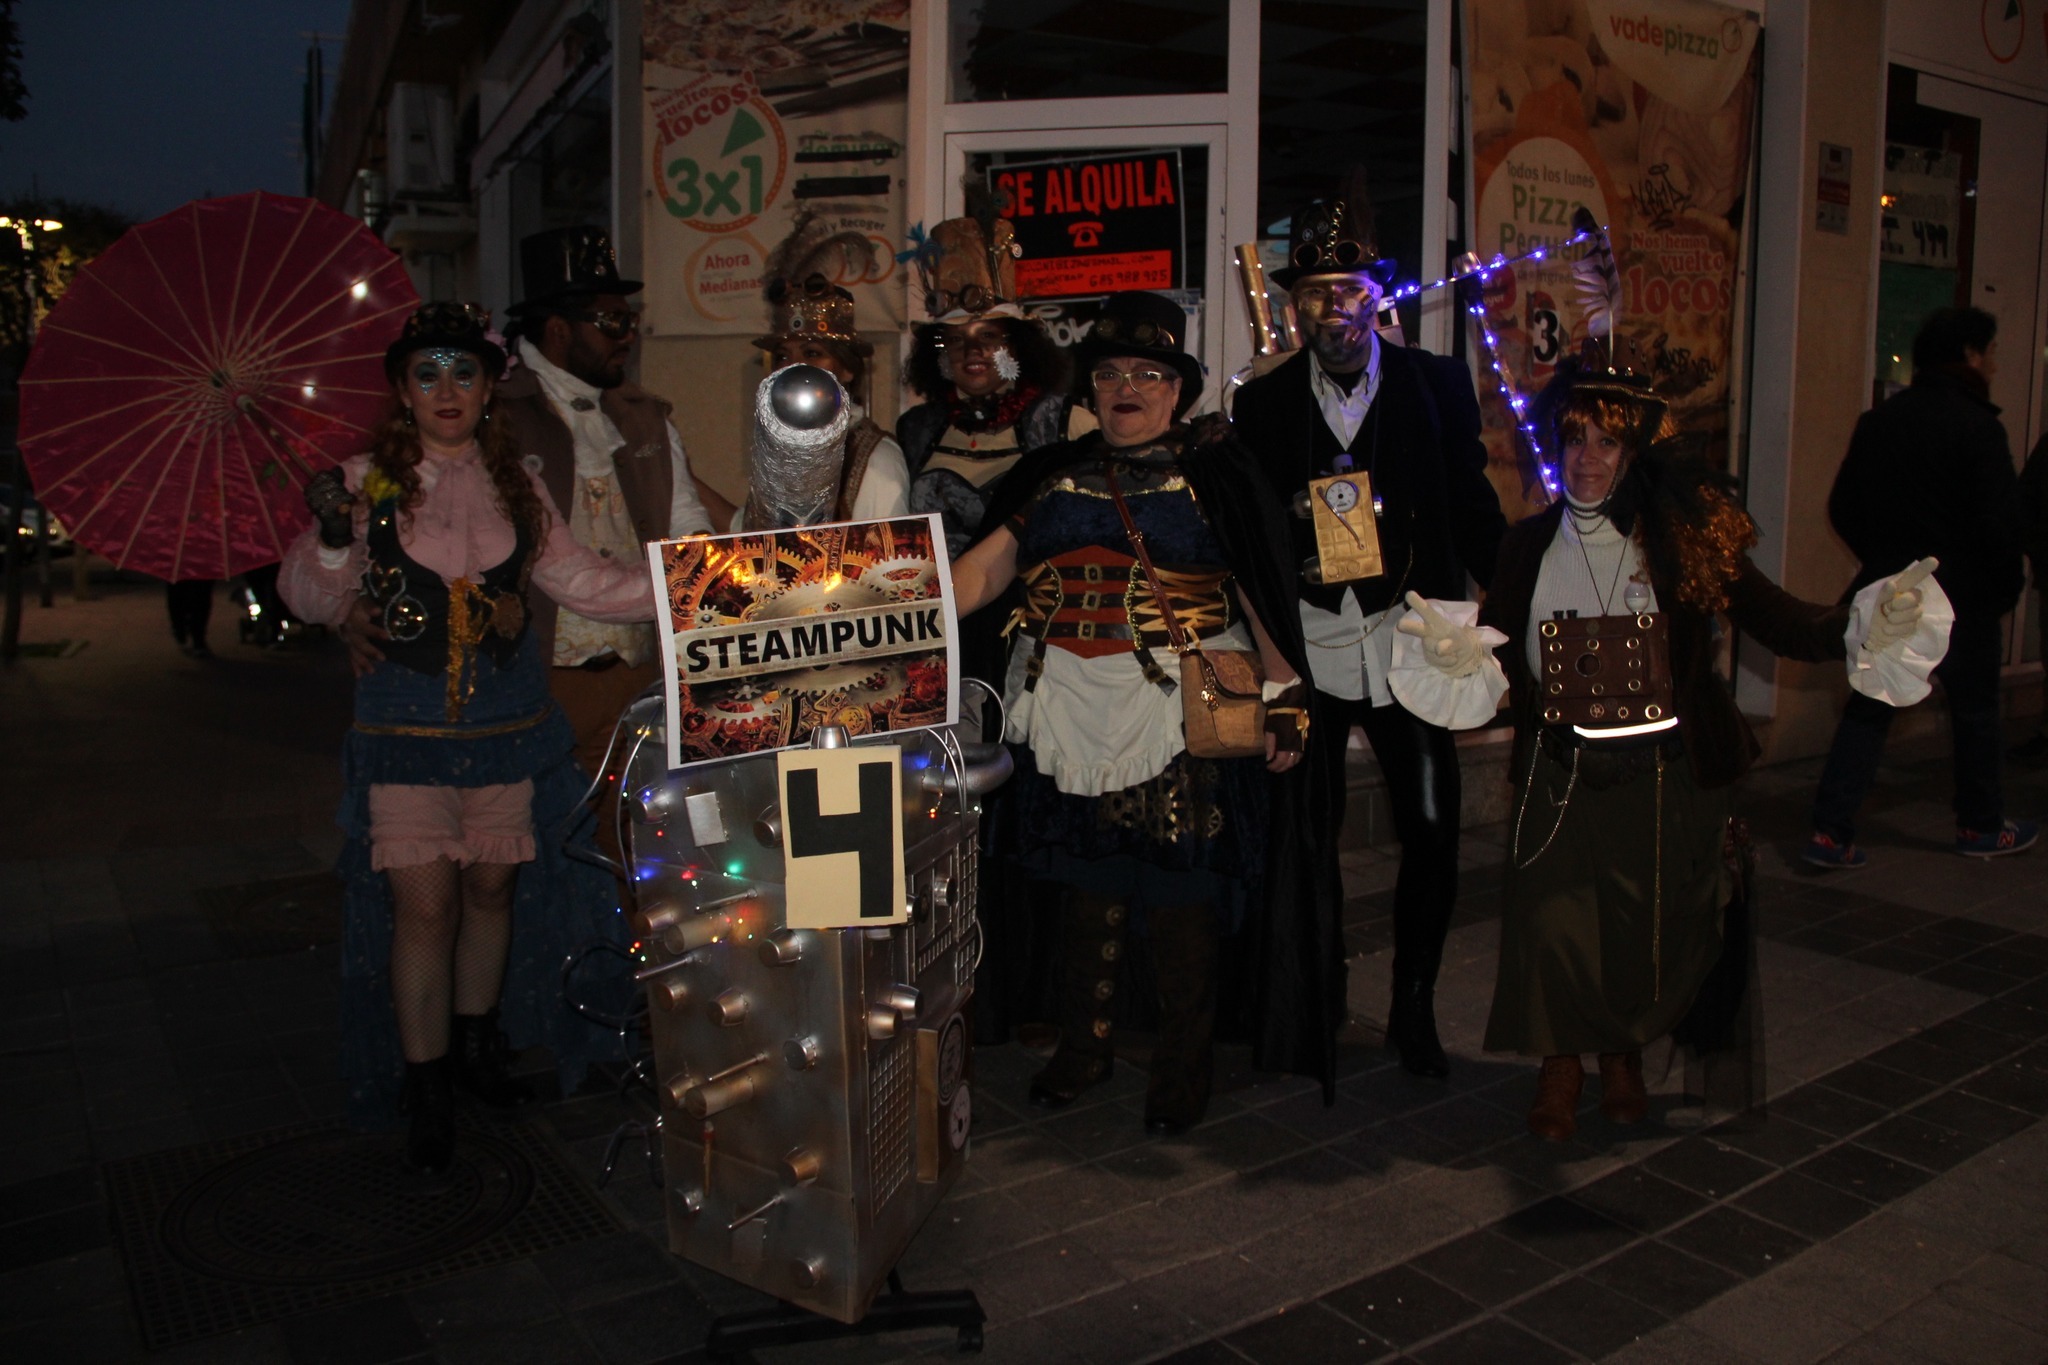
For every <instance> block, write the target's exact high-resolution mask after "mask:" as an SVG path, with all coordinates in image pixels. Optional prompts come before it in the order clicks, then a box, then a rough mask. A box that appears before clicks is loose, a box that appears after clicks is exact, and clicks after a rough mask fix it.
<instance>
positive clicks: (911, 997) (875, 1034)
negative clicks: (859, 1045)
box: [868, 985, 918, 1041]
mask: <svg viewBox="0 0 2048 1365" xmlns="http://www.w3.org/2000/svg"><path fill="white" fill-rule="evenodd" d="M917 1002H918V994H917V987H915V986H900V985H899V986H885V987H884V988H883V989H881V990H880V991H877V992H876V993H875V998H874V1003H873V1004H872V1005H870V1006H869V1007H868V1037H870V1038H873V1039H876V1040H878V1041H879V1040H880V1039H883V1038H894V1037H895V1036H896V1030H898V1029H899V1028H901V1027H903V1025H905V1024H906V1023H909V1022H910V1021H911V1020H912V1019H915V1018H916V1017H917Z"/></svg>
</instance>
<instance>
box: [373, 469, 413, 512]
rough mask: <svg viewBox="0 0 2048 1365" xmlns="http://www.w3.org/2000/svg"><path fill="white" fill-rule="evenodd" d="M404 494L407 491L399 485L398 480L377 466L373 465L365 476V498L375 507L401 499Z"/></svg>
mask: <svg viewBox="0 0 2048 1365" xmlns="http://www.w3.org/2000/svg"><path fill="white" fill-rule="evenodd" d="M404 493H405V490H404V489H403V488H401V487H400V486H399V485H398V482H397V480H395V479H393V478H391V476H389V475H388V474H386V473H385V472H384V471H383V470H381V469H379V468H377V466H375V465H371V466H370V470H369V472H368V473H367V474H365V475H363V496H364V497H365V498H367V499H368V500H369V501H370V502H371V504H373V505H374V504H376V503H380V502H388V501H389V500H390V499H392V498H396V497H401V496H403V495H404Z"/></svg>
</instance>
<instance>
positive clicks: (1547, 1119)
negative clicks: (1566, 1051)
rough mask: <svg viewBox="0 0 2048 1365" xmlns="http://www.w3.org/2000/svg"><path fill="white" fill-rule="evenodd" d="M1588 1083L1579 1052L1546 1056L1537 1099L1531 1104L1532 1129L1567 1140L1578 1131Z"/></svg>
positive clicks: (1542, 1135) (1549, 1138)
mask: <svg viewBox="0 0 2048 1365" xmlns="http://www.w3.org/2000/svg"><path fill="white" fill-rule="evenodd" d="M1585 1084H1586V1067H1585V1064H1584V1063H1583V1062H1581V1061H1580V1060H1579V1059H1578V1056H1577V1054H1575V1053H1574V1054H1571V1055H1568V1056H1562V1057H1545V1058H1544V1059H1543V1073H1542V1075H1541V1076H1539V1077H1538V1078H1537V1081H1536V1103H1534V1104H1532V1105H1530V1106H1529V1131H1530V1132H1532V1133H1534V1134H1535V1135H1536V1136H1537V1137H1540V1138H1543V1139H1544V1140H1546V1141H1549V1142H1563V1141H1564V1140H1565V1139H1566V1138H1569V1137H1570V1136H1571V1135H1572V1134H1573V1133H1576V1132H1578V1131H1579V1091H1581V1090H1582V1089H1584V1088H1585Z"/></svg>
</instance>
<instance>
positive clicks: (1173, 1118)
mask: <svg viewBox="0 0 2048 1365" xmlns="http://www.w3.org/2000/svg"><path fill="white" fill-rule="evenodd" d="M1151 925H1152V961H1153V965H1154V967H1155V968H1156V969H1157V972H1158V976H1159V1045H1158V1046H1157V1047H1156V1048H1154V1049H1153V1051H1152V1082H1151V1084H1150V1085H1148V1086H1146V1087H1145V1131H1146V1132H1148V1133H1158V1134H1166V1135H1171V1134H1176V1133H1185V1132H1187V1131H1188V1129H1190V1128H1193V1127H1194V1126H1195V1125H1196V1124H1198V1123H1200V1122H1201V1121H1202V1116H1203V1115H1204V1114H1206V1113H1207V1112H1208V1110H1209V1091H1210V1086H1211V1084H1212V1077H1213V1075H1214V1072H1215V1069H1216V1060H1215V1049H1214V1047H1213V1040H1214V1037H1215V1033H1216V911H1215V909H1214V908H1213V907H1212V906H1210V905H1208V904H1201V905H1175V906H1165V907H1161V908H1160V909H1158V910H1156V911H1154V912H1153V913H1152V916H1151Z"/></svg>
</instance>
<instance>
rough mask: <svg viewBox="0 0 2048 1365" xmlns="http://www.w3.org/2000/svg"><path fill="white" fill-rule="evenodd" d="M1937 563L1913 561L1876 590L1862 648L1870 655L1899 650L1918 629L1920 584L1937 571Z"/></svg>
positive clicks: (1927, 560) (1938, 562)
mask: <svg viewBox="0 0 2048 1365" xmlns="http://www.w3.org/2000/svg"><path fill="white" fill-rule="evenodd" d="M1940 563H1941V561H1940V560H1937V559H1934V558H1933V557H1931V556H1930V557H1929V558H1926V559H1916V560H1914V561H1913V562H1912V563H1911V564H1908V565H1907V566H1906V567H1905V569H1904V570H1902V571H1901V572H1899V573H1898V574H1895V575H1894V576H1893V577H1891V578H1889V579H1887V580H1886V581H1885V582H1884V583H1883V585H1881V586H1880V587H1879V588H1878V590H1877V611H1876V612H1875V613H1874V614H1873V615H1872V616H1871V619H1870V634H1869V635H1868V636H1866V637H1865V638H1864V641H1863V648H1864V649H1866V650H1868V651H1869V652H1870V653H1872V654H1882V653H1884V652H1885V651H1886V650H1888V649H1900V648H1903V647H1904V645H1905V643H1906V641H1908V640H1910V639H1912V638H1913V632H1914V631H1916V630H1918V629H1919V628H1920V614H1921V610H1922V608H1921V602H1920V599H1921V595H1922V594H1921V592H1920V583H1921V581H1922V580H1923V579H1925V578H1926V577H1927V575H1929V574H1931V573H1933V572H1934V571H1935V569H1936V568H1938V567H1940Z"/></svg>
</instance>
